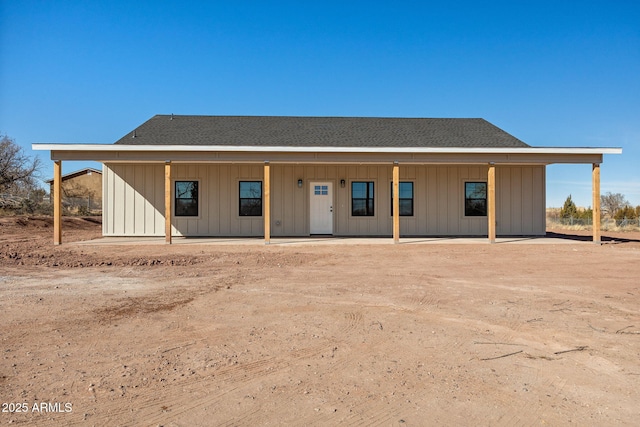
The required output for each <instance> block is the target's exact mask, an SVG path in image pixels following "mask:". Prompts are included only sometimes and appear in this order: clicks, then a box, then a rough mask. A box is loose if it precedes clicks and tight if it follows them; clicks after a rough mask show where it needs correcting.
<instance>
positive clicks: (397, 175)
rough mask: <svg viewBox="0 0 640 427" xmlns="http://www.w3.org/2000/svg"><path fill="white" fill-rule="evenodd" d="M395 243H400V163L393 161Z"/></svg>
mask: <svg viewBox="0 0 640 427" xmlns="http://www.w3.org/2000/svg"><path fill="white" fill-rule="evenodd" d="M393 243H400V165H399V164H398V162H393Z"/></svg>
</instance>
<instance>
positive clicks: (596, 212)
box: [591, 163, 600, 244]
mask: <svg viewBox="0 0 640 427" xmlns="http://www.w3.org/2000/svg"><path fill="white" fill-rule="evenodd" d="M591 181H592V193H593V221H592V222H593V243H597V244H600V163H594V164H593V169H592V172H591Z"/></svg>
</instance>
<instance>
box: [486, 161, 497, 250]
mask: <svg viewBox="0 0 640 427" xmlns="http://www.w3.org/2000/svg"><path fill="white" fill-rule="evenodd" d="M487 221H488V224H487V225H488V231H489V243H495V242H496V165H495V164H494V163H489V172H488V174H487Z"/></svg>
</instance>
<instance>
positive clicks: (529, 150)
mask: <svg viewBox="0 0 640 427" xmlns="http://www.w3.org/2000/svg"><path fill="white" fill-rule="evenodd" d="M32 148H33V150H36V151H66V152H96V153H97V152H110V153H113V152H237V153H243V152H252V153H256V152H261V153H434V154H435V153H444V154H622V148H620V147H315V146H314V147H310V146H304V147H293V146H239V145H115V144H64V143H36V144H32Z"/></svg>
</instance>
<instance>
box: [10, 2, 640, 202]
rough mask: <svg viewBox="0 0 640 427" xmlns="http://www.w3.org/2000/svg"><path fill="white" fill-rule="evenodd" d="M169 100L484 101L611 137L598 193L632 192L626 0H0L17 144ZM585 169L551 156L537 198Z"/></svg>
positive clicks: (216, 105)
mask: <svg viewBox="0 0 640 427" xmlns="http://www.w3.org/2000/svg"><path fill="white" fill-rule="evenodd" d="M171 113H174V114H204V115H302V116H382V117H482V118H485V119H487V120H488V121H490V122H492V123H494V124H495V125H497V126H498V127H500V128H502V129H504V130H506V131H507V132H509V133H511V134H513V135H514V136H516V137H518V138H520V139H521V140H523V141H525V142H527V143H528V144H530V145H533V146H599V147H622V148H623V154H622V155H609V156H605V161H604V164H603V167H602V192H603V193H604V192H606V191H611V192H614V193H618V192H620V193H623V194H625V196H626V197H627V199H628V200H629V201H630V202H631V203H632V204H633V205H640V167H638V163H639V161H640V2H637V0H636V1H611V0H609V1H588V0H587V1H580V2H578V1H557V0H556V1H553V2H547V1H535V2H529V1H524V2H514V1H508V2H506V1H505V2H503V1H494V2H479V1H468V2H465V1H458V2H434V3H430V2H427V1H401V0H396V1H385V2H376V1H366V2H365V1H336V2H334V1H322V2H312V1H309V2H300V1H228V0H226V1H207V2H205V1H202V2H190V1H182V2H175V1H172V2H165V1H160V0H156V1H150V2H145V1H126V2H125V1H109V2H107V1H104V2H100V1H64V0H58V1H30V0H20V1H8V0H0V133H3V134H7V135H9V136H11V137H12V138H14V139H15V140H16V141H17V142H18V143H19V144H20V145H22V146H23V147H25V150H26V151H27V152H28V153H29V154H34V155H38V156H41V157H42V158H43V159H45V160H47V159H46V157H47V154H45V153H43V152H38V153H36V152H32V151H31V144H32V143H34V142H66V143H87V142H92V143H112V142H114V141H116V140H117V139H119V138H120V137H121V136H123V135H124V134H126V133H127V132H129V131H131V130H132V129H133V128H135V127H136V126H137V125H139V124H141V123H142V122H144V121H145V120H147V119H149V118H150V117H152V116H153V115H155V114H171ZM45 164H46V167H45V169H44V170H43V174H44V177H45V178H50V177H51V176H52V170H53V168H52V165H51V162H50V161H46V162H45ZM85 165H87V164H84V163H73V162H66V163H64V164H63V168H64V171H63V172H64V173H67V172H72V171H73V170H76V169H80V168H82V167H84V166H85ZM90 165H91V166H93V167H96V166H98V167H99V165H98V164H90ZM590 176H591V166H590V165H578V166H561V165H553V166H550V167H548V169H547V205H548V206H560V205H562V202H563V201H564V199H565V198H566V197H567V196H568V195H569V194H572V195H573V199H574V201H575V202H576V203H577V204H578V205H581V206H589V205H591V181H590Z"/></svg>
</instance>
